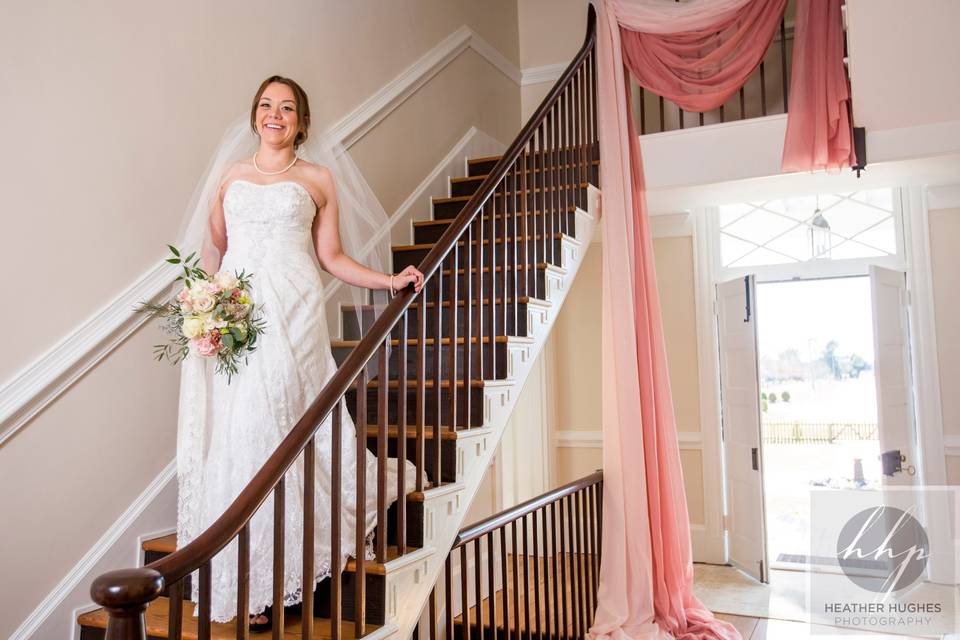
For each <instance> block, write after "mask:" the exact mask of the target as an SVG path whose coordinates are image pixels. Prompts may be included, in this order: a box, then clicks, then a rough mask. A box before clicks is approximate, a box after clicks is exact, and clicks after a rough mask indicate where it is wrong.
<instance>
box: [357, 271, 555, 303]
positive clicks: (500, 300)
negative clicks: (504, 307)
mask: <svg viewBox="0 0 960 640" xmlns="http://www.w3.org/2000/svg"><path fill="white" fill-rule="evenodd" d="M498 268H499V267H498ZM457 271H459V272H460V273H463V269H458V270H457ZM445 273H447V275H449V270H447V272H445ZM494 300H495V301H496V303H497V304H498V305H500V304H503V298H494ZM517 303H518V304H546V305H549V304H550V303H549V302H547V301H546V300H544V299H543V298H534V297H533V296H520V297H519V298H517ZM465 304H466V301H465V300H457V306H459V307H462V306H464V305H465ZM483 304H485V305H487V304H490V298H484V299H483ZM507 304H513V298H507ZM419 306H420V303H418V302H412V303H410V306H409V307H407V308H408V309H416V308H418V307H419ZM436 306H437V303H436V302H428V303H427V309H433V308H434V307H436ZM440 306H441V307H445V308H449V307H450V301H449V300H444V301H443V302H441V303H440ZM340 308H341V309H342V310H344V311H349V312H351V313H352V312H354V311H356V310H357V309H360V310H363V311H370V310H375V309H378V308H380V305H374V304H361V305H356V304H344V305H340Z"/></svg>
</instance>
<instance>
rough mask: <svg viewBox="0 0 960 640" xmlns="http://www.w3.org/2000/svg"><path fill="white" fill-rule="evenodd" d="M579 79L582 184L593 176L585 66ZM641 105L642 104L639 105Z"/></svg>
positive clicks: (583, 201)
mask: <svg viewBox="0 0 960 640" xmlns="http://www.w3.org/2000/svg"><path fill="white" fill-rule="evenodd" d="M580 77H581V90H582V91H581V94H580V167H581V177H582V179H583V181H584V182H592V181H593V176H592V174H591V172H590V168H591V166H592V163H591V162H590V161H589V159H588V157H587V145H588V144H589V142H590V139H589V137H588V136H589V131H588V129H589V127H588V117H589V115H588V113H587V104H588V103H587V89H588V85H587V80H588V78H589V76H588V75H587V67H586V65H584V66H582V67H580ZM640 96H641V99H642V98H643V92H642V90H641V94H640ZM641 104H642V103H641ZM580 206H581V207H582V208H583V209H586V208H587V190H586V189H584V190H583V191H582V192H581V194H580Z"/></svg>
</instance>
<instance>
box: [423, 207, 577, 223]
mask: <svg viewBox="0 0 960 640" xmlns="http://www.w3.org/2000/svg"><path fill="white" fill-rule="evenodd" d="M576 210H577V207H575V206H573V207H566V212H563V211H561V213H573V212H574V211H576ZM551 213H556V211H552V212H551ZM542 215H543V212H542V211H540V210H539V209H528V210H527V212H526V213H523V212H520V211H518V212H517V215H516V217H517V218H523V217H524V216H542ZM513 217H514V215H513V214H512V213H508V214H507V218H513ZM501 218H503V214H502V213H498V214H496V215H495V216H493V219H494V220H500V219H501ZM455 219H456V218H440V219H439V220H415V221H414V223H413V226H414V227H415V228H421V227H430V226H435V225H442V224H443V225H446V224H450V223H451V222H453V221H454V220H455ZM483 219H484V220H489V219H490V216H483Z"/></svg>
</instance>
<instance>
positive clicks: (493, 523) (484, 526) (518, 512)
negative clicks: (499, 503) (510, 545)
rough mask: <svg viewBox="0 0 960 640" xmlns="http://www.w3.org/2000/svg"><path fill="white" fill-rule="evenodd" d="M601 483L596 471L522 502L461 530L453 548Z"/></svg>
mask: <svg viewBox="0 0 960 640" xmlns="http://www.w3.org/2000/svg"><path fill="white" fill-rule="evenodd" d="M600 482H603V471H594V472H593V473H591V474H590V475H589V476H585V477H583V478H580V479H579V480H574V481H573V482H569V483H567V484H565V485H563V486H560V487H557V488H556V489H553V490H552V491H548V492H546V493H544V494H542V495H539V496H537V497H535V498H531V499H530V500H527V501H526V502H521V503H520V504H518V505H516V506H514V507H511V508H509V509H506V510H504V511H501V512H500V513H497V514H494V515H492V516H490V517H489V518H487V519H486V520H481V521H480V522H478V523H476V524H474V525H473V526H471V527H468V528H466V529H461V530H460V533H459V534H457V537H456V538H454V540H453V548H454V549H456V548H457V547H459V546H461V545H464V544H467V543H468V542H470V541H471V540H476V539H477V538H480V537H482V536H484V535H486V534H488V533H490V532H491V531H496V530H497V529H499V528H500V527H502V526H504V525H506V524H509V523H511V522H513V521H514V520H519V519H520V518H522V517H523V516H525V515H527V514H530V513H533V512H534V511H537V510H538V509H541V508H542V507H545V506H546V505H548V504H550V503H552V502H556V501H557V500H559V499H561V498H563V497H566V496H569V495H571V494H574V493H576V492H577V491H579V490H581V489H583V488H585V487H591V486H593V485H595V484H599V483H600Z"/></svg>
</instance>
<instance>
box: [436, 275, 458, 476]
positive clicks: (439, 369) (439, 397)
mask: <svg viewBox="0 0 960 640" xmlns="http://www.w3.org/2000/svg"><path fill="white" fill-rule="evenodd" d="M433 277H434V278H435V279H436V281H437V286H436V290H437V291H436V296H435V297H436V299H435V300H434V304H435V305H436V306H434V307H433V313H432V314H431V320H432V322H433V359H432V360H431V361H430V364H432V365H433V402H432V404H433V423H432V425H431V426H432V429H433V436H432V439H433V444H434V447H433V450H432V452H431V453H432V456H431V457H432V458H433V473H434V479H433V484H434V486H440V484H441V483H442V482H443V480H442V478H443V474H442V473H441V471H440V425H441V423H442V422H443V300H444V298H445V296H444V292H443V261H442V260H441V261H440V267H439V268H438V269H437V271H436V273H435V274H434V276H433ZM451 277H452V276H451ZM455 388H456V378H455V377H454V376H453V375H451V377H450V395H451V396H453V395H454V389H455Z"/></svg>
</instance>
